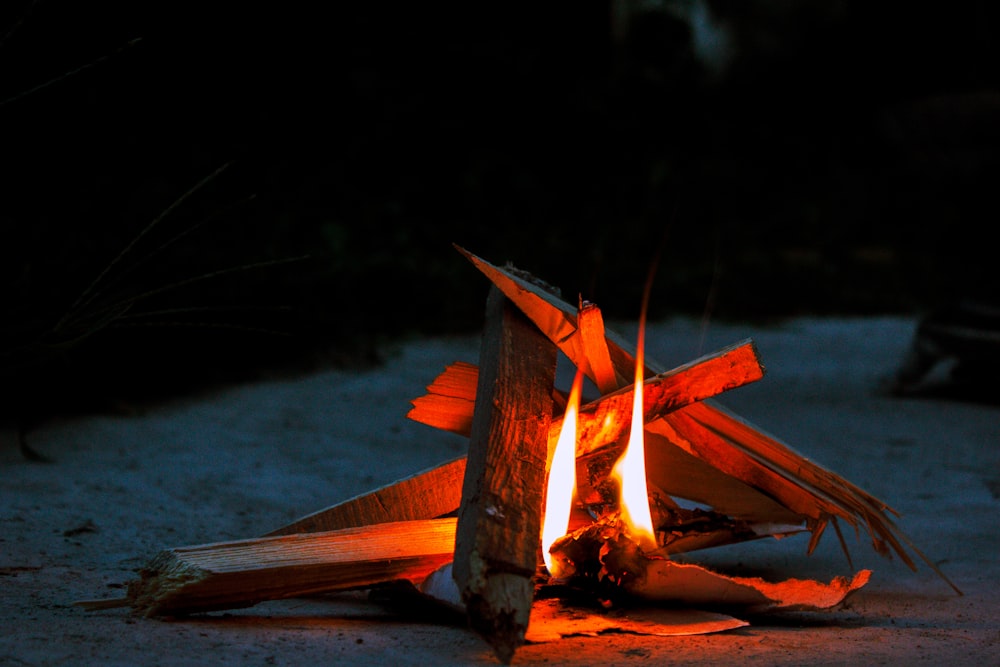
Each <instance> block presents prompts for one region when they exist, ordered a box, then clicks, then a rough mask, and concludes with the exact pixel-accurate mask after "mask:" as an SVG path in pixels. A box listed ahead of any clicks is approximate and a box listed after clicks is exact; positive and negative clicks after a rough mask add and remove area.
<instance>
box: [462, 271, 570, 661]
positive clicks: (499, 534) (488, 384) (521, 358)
mask: <svg viewBox="0 0 1000 667" xmlns="http://www.w3.org/2000/svg"><path fill="white" fill-rule="evenodd" d="M556 356H557V355H556V348H555V346H554V345H552V343H550V342H549V340H548V339H547V338H546V337H545V336H544V335H542V334H541V332H539V331H538V329H537V327H535V325H534V324H532V323H531V321H530V320H528V319H527V318H526V317H525V316H524V315H523V314H522V313H521V312H520V311H519V310H518V309H517V308H516V307H514V305H513V304H511V303H510V302H509V301H508V300H507V299H506V298H505V297H504V296H503V294H501V292H500V290H498V289H497V288H495V287H493V288H491V289H490V294H489V296H488V298H487V307H486V324H485V327H484V331H483V339H482V346H481V351H480V355H479V359H480V370H479V382H478V386H477V390H476V403H475V411H474V413H473V418H472V433H471V437H470V442H469V455H468V460H467V463H466V468H465V480H464V484H463V487H462V501H461V506H460V508H459V514H458V527H457V529H456V535H455V560H454V568H453V574H454V577H455V583H456V584H457V585H458V589H459V591H460V592H461V595H462V600H463V602H464V603H465V606H466V612H467V616H468V618H469V623H470V625H471V627H472V628H473V629H475V630H476V631H477V632H479V634H480V635H482V637H483V638H484V639H486V641H487V642H489V643H490V645H491V646H492V647H493V649H494V652H495V653H496V655H497V657H498V658H500V660H501V661H503V662H505V663H509V662H510V661H511V659H512V658H513V655H514V652H515V651H516V650H517V648H518V647H519V646H521V645H522V644H523V643H524V634H525V631H526V630H527V628H528V621H529V617H530V614H531V603H532V599H533V596H534V584H533V581H532V577H533V576H534V574H535V570H536V567H537V564H538V557H539V538H540V535H541V513H542V498H543V493H544V486H545V464H546V456H547V453H548V439H549V426H550V423H551V419H552V387H553V384H554V382H555V371H556Z"/></svg>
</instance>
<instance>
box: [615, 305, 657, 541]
mask: <svg viewBox="0 0 1000 667" xmlns="http://www.w3.org/2000/svg"><path fill="white" fill-rule="evenodd" d="M644 319H645V318H643V320H644ZM644 324H645V322H643V323H642V326H640V327H639V342H638V344H637V345H636V354H635V390H634V392H633V395H634V396H633V399H632V425H631V429H630V431H629V440H628V446H627V447H626V448H625V452H624V453H623V454H622V456H621V458H620V459H618V462H617V463H615V467H614V469H613V470H612V471H611V474H612V475H613V476H614V477H615V478H616V479H617V480H618V482H619V483H620V484H621V491H620V498H619V503H618V504H619V511H620V512H621V516H622V519H623V521H624V522H625V526H626V528H627V530H628V532H629V536H630V537H631V538H632V539H633V540H635V541H636V542H637V543H638V544H639V546H640V547H642V548H643V549H656V548H657V543H656V531H655V530H654V528H653V518H652V516H651V515H650V512H649V493H648V491H647V489H646V447H645V439H644V437H643V429H644V428H645V424H644V423H643V420H642V412H643V403H642V387H643V384H642V381H643V373H642V372H643V369H644V368H645V362H644V360H643V351H642V350H643V343H644V340H643V339H644V329H645V326H644Z"/></svg>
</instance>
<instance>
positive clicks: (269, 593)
mask: <svg viewBox="0 0 1000 667" xmlns="http://www.w3.org/2000/svg"><path fill="white" fill-rule="evenodd" d="M455 524H456V520H455V519H453V518H451V519H431V520H426V521H400V522H393V523H382V524H378V525H374V526H364V527H359V528H347V529H344V530H336V531H328V532H321V533H309V534H299V535H285V536H279V537H261V538H256V539H250V540H237V541H233V542H217V543H214V544H204V545H199V546H188V547H178V548H175V549H170V550H167V551H162V552H160V553H159V554H158V555H157V556H156V557H154V558H153V560H152V561H150V563H149V564H148V565H147V566H146V567H145V568H143V569H142V571H141V572H140V579H138V580H137V581H134V582H131V583H130V584H129V586H128V594H127V597H126V598H123V599H120V600H111V601H108V600H96V601H86V602H80V603H78V604H79V605H80V606H83V607H84V608H87V609H105V608H108V607H112V606H130V607H132V609H133V611H134V612H135V613H137V614H141V615H145V616H179V615H185V614H193V613H199V612H205V611H213V610H220V609H235V608H239V607H249V606H252V605H254V604H256V603H258V602H263V601H265V600H278V599H283V598H292V597H298V596H303V595H314V594H317V593H327V592H332V591H341V590H354V589H363V588H370V587H372V586H375V585H378V584H383V583H389V582H392V581H402V580H406V581H411V582H413V583H414V584H417V583H419V582H420V581H422V580H423V579H424V578H425V577H426V576H427V575H428V574H430V573H431V572H433V571H434V570H435V569H437V568H439V567H441V566H442V565H443V564H445V563H448V562H449V561H450V560H451V559H452V556H453V552H454V548H455Z"/></svg>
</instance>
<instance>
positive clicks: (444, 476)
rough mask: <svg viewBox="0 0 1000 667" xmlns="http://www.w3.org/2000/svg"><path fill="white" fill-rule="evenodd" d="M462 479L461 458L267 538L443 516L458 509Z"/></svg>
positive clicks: (462, 459)
mask: <svg viewBox="0 0 1000 667" xmlns="http://www.w3.org/2000/svg"><path fill="white" fill-rule="evenodd" d="M464 476H465V457H464V456H463V457H460V458H457V459H454V460H452V461H448V462H446V463H442V464H441V465H438V466H435V467H433V468H430V469H429V470H425V471H423V472H420V473H417V474H415V475H411V476H410V477H406V478H404V479H401V480H399V481H398V482H394V483H392V484H389V485H387V486H383V487H382V488H380V489H376V490H375V491H370V492H368V493H364V494H362V495H360V496H356V497H354V498H351V499H350V500H345V501H344V502H342V503H338V504H336V505H333V506H332V507H327V508H326V509H322V510H319V511H317V512H313V513H312V514H309V515H306V516H304V517H301V518H299V519H297V520H295V521H293V522H292V523H290V524H288V525H285V526H282V527H281V528H278V529H277V530H273V531H271V532H270V533H268V536H272V535H291V534H294V533H315V532H319V531H326V530H340V529H342V528H353V527H355V526H367V525H371V524H376V523H387V522H390V521H411V520H417V519H435V518H438V517H443V516H444V515H446V514H450V513H451V512H454V511H455V510H456V509H458V505H459V503H460V502H461V500H462V479H463V478H464Z"/></svg>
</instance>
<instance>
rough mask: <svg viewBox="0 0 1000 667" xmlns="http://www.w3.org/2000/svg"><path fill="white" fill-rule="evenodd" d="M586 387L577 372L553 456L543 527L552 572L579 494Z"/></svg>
mask: <svg viewBox="0 0 1000 667" xmlns="http://www.w3.org/2000/svg"><path fill="white" fill-rule="evenodd" d="M582 387H583V372H582V371H580V370H579V369H577V371H576V377H575V378H573V388H572V389H571V390H570V392H569V401H568V402H567V404H566V412H565V413H564V415H563V424H562V430H561V431H560V432H559V440H558V442H557V443H556V449H555V452H553V454H552V465H551V466H550V467H549V483H548V488H547V490H546V495H545V519H544V522H543V524H542V557H543V558H544V559H545V567H546V568H548V570H549V572H550V573H552V572H554V569H553V567H552V554H550V553H549V548H550V547H551V546H552V543H553V542H555V541H556V540H557V539H559V538H560V537H562V536H563V535H565V534H566V531H567V530H568V529H569V515H570V512H571V511H572V509H573V494H575V493H576V418H577V413H578V411H579V409H580V392H581V390H582Z"/></svg>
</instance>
